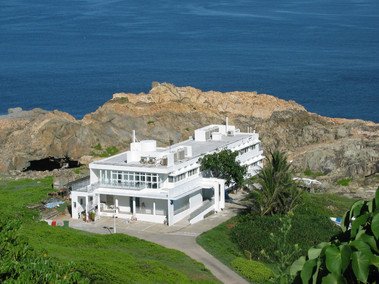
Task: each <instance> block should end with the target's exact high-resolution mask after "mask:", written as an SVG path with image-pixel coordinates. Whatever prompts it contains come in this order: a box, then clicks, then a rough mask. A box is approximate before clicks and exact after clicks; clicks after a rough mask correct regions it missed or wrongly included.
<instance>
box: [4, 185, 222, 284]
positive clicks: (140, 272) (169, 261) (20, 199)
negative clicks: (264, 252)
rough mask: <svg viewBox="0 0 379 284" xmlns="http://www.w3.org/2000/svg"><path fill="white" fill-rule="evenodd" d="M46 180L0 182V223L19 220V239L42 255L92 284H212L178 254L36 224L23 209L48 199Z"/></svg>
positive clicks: (123, 237) (195, 264) (200, 267)
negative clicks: (73, 269)
mask: <svg viewBox="0 0 379 284" xmlns="http://www.w3.org/2000/svg"><path fill="white" fill-rule="evenodd" d="M51 183H52V179H51V178H45V179H42V180H18V181H4V180H0V215H1V218H8V219H18V220H20V221H22V226H21V230H20V232H21V235H22V236H23V237H25V238H27V240H28V242H29V244H30V245H31V246H32V247H33V248H34V249H35V250H36V251H37V252H40V253H41V254H43V252H44V251H46V252H47V253H48V255H49V256H51V257H53V258H55V259H57V260H58V261H59V262H62V264H64V263H67V262H71V261H72V262H74V267H76V268H77V269H78V271H80V272H81V273H82V274H83V275H84V276H86V277H88V278H89V279H91V281H94V282H96V283H194V282H196V283H218V281H217V279H215V278H214V276H213V275H212V274H211V273H210V272H209V271H208V270H207V269H206V268H205V267H204V265H203V264H201V263H198V262H196V261H194V260H192V259H191V258H189V257H188V256H186V255H185V254H184V253H181V252H179V251H176V250H172V249H166V248H164V247H162V246H159V245H156V244H153V243H150V242H147V241H143V240H140V239H137V238H134V237H130V236H127V235H123V234H112V235H99V234H90V233H86V232H82V231H78V230H74V229H70V228H62V227H51V226H48V225H47V224H46V223H45V222H37V221H36V220H37V219H38V212H37V211H33V210H31V209H28V208H27V207H26V206H27V205H30V204H36V203H38V202H40V201H41V200H44V199H46V198H47V197H48V195H47V194H48V192H50V191H51Z"/></svg>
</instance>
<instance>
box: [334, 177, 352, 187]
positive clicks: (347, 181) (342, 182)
mask: <svg viewBox="0 0 379 284" xmlns="http://www.w3.org/2000/svg"><path fill="white" fill-rule="evenodd" d="M350 182H351V178H342V179H339V180H337V184H338V185H341V186H348V185H349V184H350Z"/></svg>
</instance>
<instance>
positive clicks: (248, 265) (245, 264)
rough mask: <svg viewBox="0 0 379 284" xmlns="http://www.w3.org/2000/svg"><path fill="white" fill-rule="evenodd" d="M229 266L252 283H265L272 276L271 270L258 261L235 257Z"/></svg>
mask: <svg viewBox="0 0 379 284" xmlns="http://www.w3.org/2000/svg"><path fill="white" fill-rule="evenodd" d="M230 265H231V266H232V267H233V268H234V270H235V271H237V272H238V273H240V274H241V275H242V276H244V277H245V278H246V279H248V280H249V281H251V282H253V283H267V282H269V280H270V278H272V277H273V276H274V274H273V272H272V270H271V269H270V268H268V267H267V266H266V265H264V264H263V263H261V262H259V261H254V260H249V259H246V258H242V257H237V258H236V259H234V260H233V261H232V262H231V263H230Z"/></svg>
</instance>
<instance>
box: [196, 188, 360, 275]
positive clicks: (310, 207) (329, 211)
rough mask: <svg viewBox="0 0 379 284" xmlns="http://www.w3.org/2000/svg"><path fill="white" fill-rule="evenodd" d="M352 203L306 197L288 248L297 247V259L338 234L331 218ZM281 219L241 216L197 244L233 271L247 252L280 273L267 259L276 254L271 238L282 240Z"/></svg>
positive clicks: (334, 197)
mask: <svg viewBox="0 0 379 284" xmlns="http://www.w3.org/2000/svg"><path fill="white" fill-rule="evenodd" d="M353 202H354V200H352V199H350V198H347V197H343V196H338V195H333V194H310V193H304V194H303V195H302V196H301V199H300V203H299V205H298V206H297V207H296V208H295V210H294V211H293V212H294V215H293V217H292V224H291V230H290V231H289V233H288V238H287V240H288V242H287V244H286V245H288V246H289V247H292V248H293V247H294V246H295V244H298V246H299V250H300V251H299V252H298V254H297V255H296V256H294V257H298V256H299V255H300V254H302V253H304V252H306V251H307V250H308V248H309V247H310V246H312V245H315V244H317V243H319V242H322V241H329V240H330V238H331V237H332V236H333V235H334V234H336V233H339V232H340V229H339V228H338V227H337V226H335V225H334V224H333V223H332V222H331V221H330V220H329V217H330V216H342V214H343V212H345V211H346V210H347V209H348V208H349V207H350V206H351V204H352V203H353ZM280 218H282V217H281V216H280V215H268V216H260V215H256V214H247V215H239V216H236V217H233V218H232V219H230V220H228V221H227V222H225V223H223V224H221V225H219V226H217V227H215V228H214V229H212V230H210V231H208V232H205V233H203V234H201V235H200V236H199V237H198V238H197V242H198V243H199V244H200V245H201V246H202V247H204V248H205V250H207V251H208V252H209V253H210V254H212V255H214V256H215V257H216V258H217V259H219V260H220V261H221V262H223V263H224V264H226V265H228V266H230V267H232V265H231V262H232V261H233V260H234V259H235V258H237V257H243V255H244V251H248V252H249V253H251V255H252V259H253V260H255V261H260V262H263V263H265V264H268V265H269V266H270V267H272V268H273V270H274V272H277V271H275V269H276V265H275V263H273V259H272V258H270V257H268V258H267V256H273V255H275V250H277V245H276V244H275V242H273V241H272V239H271V238H270V235H271V234H273V235H274V236H280V228H281V221H280ZM262 250H264V253H262ZM232 268H233V267H232Z"/></svg>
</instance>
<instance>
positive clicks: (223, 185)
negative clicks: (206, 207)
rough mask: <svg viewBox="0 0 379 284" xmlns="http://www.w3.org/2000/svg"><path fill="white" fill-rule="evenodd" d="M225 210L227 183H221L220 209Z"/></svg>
mask: <svg viewBox="0 0 379 284" xmlns="http://www.w3.org/2000/svg"><path fill="white" fill-rule="evenodd" d="M224 208H225V183H224V182H221V183H220V209H224Z"/></svg>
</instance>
